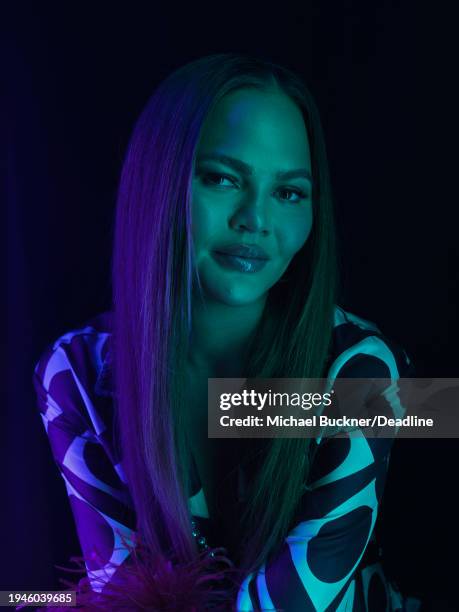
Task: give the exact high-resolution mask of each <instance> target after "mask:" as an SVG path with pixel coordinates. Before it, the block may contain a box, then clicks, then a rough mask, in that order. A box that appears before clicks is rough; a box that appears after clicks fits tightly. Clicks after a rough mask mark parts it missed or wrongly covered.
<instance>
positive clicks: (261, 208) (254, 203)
mask: <svg viewBox="0 0 459 612" xmlns="http://www.w3.org/2000/svg"><path fill="white" fill-rule="evenodd" d="M269 217H270V214H269V210H268V203H267V202H266V201H265V199H264V197H263V196H262V194H260V193H259V194H258V195H253V194H247V195H246V197H245V198H244V200H243V201H242V202H239V205H238V207H237V209H236V211H235V212H234V213H233V215H232V217H231V220H230V226H231V228H232V229H236V230H238V231H241V230H242V231H248V232H251V233H257V234H263V235H266V234H269V233H270V218H269Z"/></svg>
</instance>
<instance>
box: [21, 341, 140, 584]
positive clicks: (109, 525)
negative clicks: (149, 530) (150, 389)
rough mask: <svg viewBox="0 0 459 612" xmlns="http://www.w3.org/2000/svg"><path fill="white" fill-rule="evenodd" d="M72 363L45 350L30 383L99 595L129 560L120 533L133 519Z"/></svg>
mask: <svg viewBox="0 0 459 612" xmlns="http://www.w3.org/2000/svg"><path fill="white" fill-rule="evenodd" d="M72 361H73V360H72V359H70V358H69V356H68V355H67V352H66V347H65V346H63V345H62V344H60V345H58V346H57V347H53V348H51V347H49V348H48V349H47V350H46V351H45V353H44V354H43V355H42V357H41V359H40V361H39V362H38V364H37V366H36V368H35V372H34V375H33V384H34V387H35V391H36V394H37V401H38V409H39V411H40V416H41V418H42V420H43V423H44V426H45V430H46V433H47V436H48V439H49V443H50V446H51V451H52V454H53V458H54V461H55V463H56V465H57V467H58V469H59V472H60V474H61V476H62V478H63V480H64V482H65V486H66V489H67V494H68V499H69V503H70V506H71V509H72V513H73V516H74V520H75V526H76V530H77V534H78V538H79V541H80V545H81V549H82V552H83V555H84V557H85V560H86V561H85V565H86V569H87V572H88V578H89V579H90V582H91V586H92V588H93V590H95V591H99V590H100V589H101V585H102V586H103V582H100V581H98V580H97V579H98V578H100V579H101V580H103V581H105V580H107V579H110V578H111V577H112V575H113V573H114V570H115V568H116V566H119V565H121V564H122V563H124V562H126V560H127V558H128V556H129V550H128V549H127V548H126V546H125V545H124V544H123V542H122V540H121V536H120V534H123V535H124V536H125V537H126V538H127V539H128V541H129V538H130V537H131V535H133V534H134V531H133V528H134V517H133V512H132V510H131V508H130V507H129V506H130V501H129V499H128V498H127V493H126V491H125V490H123V486H122V483H121V479H120V475H121V473H120V472H119V471H118V470H119V468H118V466H116V467H114V465H113V462H112V460H111V459H110V458H109V456H108V454H107V451H106V448H105V447H104V444H103V443H102V441H101V440H102V437H101V436H100V434H101V433H103V431H102V430H103V424H102V423H101V422H100V420H98V419H97V412H96V410H95V408H94V406H93V404H92V402H91V399H90V398H89V396H88V394H87V393H86V390H85V388H84V384H83V382H82V380H80V378H79V376H78V375H77V373H76V372H75V371H74V367H73V365H72ZM111 564H114V566H115V567H112V566H111Z"/></svg>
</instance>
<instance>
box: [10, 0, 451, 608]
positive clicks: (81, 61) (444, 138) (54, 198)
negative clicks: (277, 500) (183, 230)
mask: <svg viewBox="0 0 459 612" xmlns="http://www.w3.org/2000/svg"><path fill="white" fill-rule="evenodd" d="M454 22H455V19H454V16H453V15H447V14H444V13H441V10H440V8H438V7H437V8H435V9H433V8H432V7H431V6H430V7H428V6H426V7H425V8H424V9H422V10H421V8H420V6H419V4H416V3H414V2H413V3H407V2H363V1H361V2H329V1H322V2H319V1H317V2H303V3H302V4H301V6H300V5H298V6H295V5H290V6H289V5H287V4H285V3H282V4H280V3H279V4H277V5H272V7H271V8H268V6H267V5H262V6H260V7H256V6H255V5H253V6H252V5H250V6H249V4H248V3H246V4H245V6H243V7H239V6H238V5H236V4H227V5H224V4H222V3H215V4H214V5H213V6H212V5H211V6H209V7H207V8H204V7H199V6H197V5H193V6H192V5H186V6H181V5H180V4H178V3H174V2H170V3H164V4H163V5H161V4H159V5H158V4H157V3H150V4H149V5H148V4H144V5H134V4H128V3H124V4H123V5H121V6H119V7H115V5H114V3H113V4H109V3H92V4H91V5H89V4H88V5H86V6H85V5H84V4H79V3H73V4H70V3H62V4H59V5H58V4H57V3H56V4H55V5H53V6H52V5H49V4H48V5H43V4H42V3H36V4H35V5H32V4H30V5H27V4H24V5H18V6H17V10H16V14H15V15H12V17H11V22H10V23H11V27H10V28H9V29H8V32H7V36H6V38H5V39H4V41H6V46H5V47H4V49H5V53H4V54H3V55H4V57H6V58H7V67H8V69H9V77H10V78H9V94H10V95H9V102H10V104H9V106H8V113H7V127H8V128H9V136H10V139H9V159H8V166H7V170H8V174H7V176H8V242H7V246H8V272H9V279H8V297H9V301H8V309H9V312H8V332H9V337H8V348H9V350H8V359H7V365H8V368H7V370H6V372H7V380H8V392H9V397H8V412H7V422H6V427H5V428H4V430H5V431H6V432H7V436H6V445H5V446H4V448H6V460H5V461H6V463H4V465H7V469H6V470H4V472H5V474H4V476H5V478H6V484H5V485H4V489H3V490H6V491H7V496H6V499H7V500H8V503H7V517H6V520H5V522H4V523H3V527H4V528H3V531H4V532H5V535H6V544H5V551H6V554H4V562H3V563H4V567H2V572H1V575H2V583H3V584H2V586H1V588H2V589H28V590H32V589H52V588H56V589H57V588H59V586H60V585H59V583H58V582H57V580H58V576H60V575H62V574H61V573H60V572H58V571H57V570H54V569H53V565H54V564H59V565H67V564H68V559H69V556H70V555H71V554H79V553H80V551H79V546H78V541H77V538H76V534H75V529H74V526H73V519H72V516H71V513H70V508H69V506H68V502H67V499H66V493H65V488H64V483H63V481H62V479H61V478H60V477H59V476H58V473H57V470H56V467H55V465H54V463H53V460H52V457H51V454H50V450H49V447H48V442H47V439H46V435H45V432H44V428H43V425H42V423H41V420H40V417H39V415H38V411H37V410H36V408H35V396H34V393H33V389H32V386H31V377H32V371H33V366H34V364H35V363H36V361H37V359H38V357H39V355H40V353H41V351H42V350H43V348H44V346H45V345H46V344H47V343H48V342H50V341H51V340H54V339H55V338H57V336H58V335H60V334H61V333H64V332H65V331H67V330H68V329H71V328H73V327H75V326H77V325H79V324H80V323H82V322H84V321H85V320H86V319H87V318H89V317H91V316H93V315H94V314H96V313H98V312H100V311H102V310H105V309H107V308H109V306H110V291H111V288H110V281H109V276H110V269H109V266H110V256H111V232H112V223H113V211H114V201H115V193H116V187H117V180H118V176H119V172H120V168H121V163H122V158H123V153H124V150H125V147H126V144H127V140H128V137H129V134H130V131H131V129H132V127H133V123H134V121H135V119H136V117H137V116H138V114H139V113H140V111H141V110H142V108H143V106H144V104H145V103H146V101H147V99H148V97H149V96H150V95H151V93H152V91H153V89H154V87H155V86H156V85H157V83H159V81H161V80H162V78H164V77H165V76H166V75H167V74H168V73H169V72H171V71H172V70H173V69H175V68H176V67H178V66H180V65H182V64H184V63H186V62H188V61H191V60H193V59H195V58H197V57H200V56H202V55H207V54H210V53H215V52H223V51H245V52H249V53H254V54H257V53H260V54H263V55H265V56H269V57H271V58H272V59H273V60H275V61H279V62H282V63H285V64H286V65H287V66H289V67H290V68H293V69H294V70H296V71H297V72H298V73H299V74H300V75H302V76H303V78H304V79H305V81H306V83H307V84H308V86H309V88H310V90H311V91H312V93H313V95H314V97H315V99H316V102H317V105H318V107H319V110H320V113H321V118H322V123H323V126H324V130H325V135H326V142H327V149H328V155H329V161H330V168H331V175H332V183H333V189H334V195H335V202H336V212H337V221H338V232H339V237H340V249H341V258H342V262H343V263H342V265H343V269H344V283H345V296H346V301H345V302H344V303H343V304H341V305H342V306H343V307H344V308H346V309H348V310H350V311H351V312H354V313H355V314H357V315H360V316H362V317H364V318H366V319H369V320H372V321H375V322H376V323H377V324H378V325H379V326H380V327H381V329H382V330H383V332H385V333H386V334H387V335H388V336H389V337H392V338H393V339H394V340H396V341H398V342H399V343H400V344H402V346H404V347H405V348H406V350H407V351H408V353H409V354H410V355H411V357H412V358H413V361H414V363H415V365H416V366H417V376H419V377H430V376H436V377H456V376H457V375H458V358H457V346H458V342H459V337H458V326H457V304H458V299H457V298H458V272H457V270H458V259H459V258H458V241H457V223H458V212H457V211H458V206H459V201H458V197H457V192H458V185H457V181H456V179H457V176H458V170H457V167H456V165H457V161H456V160H457V147H458V145H457V138H456V133H457V130H456V114H457V111H456V100H455V98H454V96H455V92H454V81H455V80H456V79H457V66H456V64H457V55H458V54H457V49H456V46H455V44H454V40H455V32H454ZM458 472H459V463H458V444H457V441H456V440H437V441H434V440H404V441H401V440H399V441H397V442H396V443H395V446H394V450H393V453H392V459H391V465H390V472H389V478H388V482H387V485H386V494H385V499H384V501H383V506H382V511H381V514H380V520H379V525H378V530H379V535H380V540H381V542H382V544H383V548H384V551H385V558H386V566H387V567H386V569H387V572H388V573H389V574H390V575H392V576H394V577H395V579H396V580H397V582H398V584H399V586H400V587H401V588H402V590H405V591H408V592H414V593H416V592H418V593H421V594H424V595H425V596H431V597H437V598H438V597H443V598H444V599H446V598H450V599H451V601H454V591H455V580H456V569H457V565H458V564H457V551H458V545H459V536H458V530H459V527H458V525H457V516H458V513H457V510H456V505H455V503H456V502H455V490H456V488H457V486H458V481H459V479H458ZM438 606H439V607H438V609H442V608H440V604H438ZM445 609H446V608H445Z"/></svg>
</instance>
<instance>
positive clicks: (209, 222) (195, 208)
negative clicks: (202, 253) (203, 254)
mask: <svg viewBox="0 0 459 612" xmlns="http://www.w3.org/2000/svg"><path fill="white" fill-rule="evenodd" d="M191 221H192V223H191V229H192V235H193V242H194V245H195V249H197V250H199V247H202V246H205V245H206V244H207V243H208V242H209V241H211V239H212V236H213V235H215V234H216V233H217V230H218V227H219V224H220V223H221V219H220V215H218V214H217V211H216V209H215V206H213V207H212V206H210V205H209V203H205V202H204V201H202V200H201V199H200V198H194V199H193V201H192V204H191Z"/></svg>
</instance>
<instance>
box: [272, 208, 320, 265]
mask: <svg viewBox="0 0 459 612" xmlns="http://www.w3.org/2000/svg"><path fill="white" fill-rule="evenodd" d="M311 230H312V210H310V209H309V210H308V211H305V214H304V215H302V216H301V217H300V218H296V219H290V220H289V223H285V224H283V225H282V226H281V228H280V230H279V245H280V251H281V254H282V255H283V256H284V257H286V258H291V257H293V256H294V255H295V253H297V252H298V251H299V250H300V249H301V247H302V246H303V245H304V244H305V243H306V241H307V239H308V237H309V235H310V233H311Z"/></svg>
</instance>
